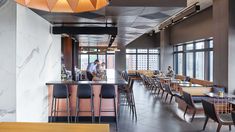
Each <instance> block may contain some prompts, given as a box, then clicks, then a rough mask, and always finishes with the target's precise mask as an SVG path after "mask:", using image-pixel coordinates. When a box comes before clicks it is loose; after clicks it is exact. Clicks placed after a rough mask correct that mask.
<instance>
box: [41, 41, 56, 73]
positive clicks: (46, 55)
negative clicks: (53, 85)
mask: <svg viewBox="0 0 235 132" xmlns="http://www.w3.org/2000/svg"><path fill="white" fill-rule="evenodd" d="M51 41H52V42H51V43H50V45H49V48H48V50H47V52H46V54H45V56H44V59H43V60H44V61H43V65H42V68H41V70H40V72H39V77H41V75H42V72H43V70H44V68H45V65H46V60H48V59H47V57H48V54H49V52H50V51H51V47H52V45H53V40H51Z"/></svg>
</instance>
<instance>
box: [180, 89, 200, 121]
mask: <svg viewBox="0 0 235 132" xmlns="http://www.w3.org/2000/svg"><path fill="white" fill-rule="evenodd" d="M183 100H184V101H185V103H186V104H187V106H186V109H185V111H184V117H185V115H186V113H187V110H188V108H191V109H193V115H192V119H191V122H192V121H193V119H194V117H195V114H196V112H197V110H198V109H202V104H201V103H194V101H193V99H192V95H191V94H189V93H187V92H183Z"/></svg>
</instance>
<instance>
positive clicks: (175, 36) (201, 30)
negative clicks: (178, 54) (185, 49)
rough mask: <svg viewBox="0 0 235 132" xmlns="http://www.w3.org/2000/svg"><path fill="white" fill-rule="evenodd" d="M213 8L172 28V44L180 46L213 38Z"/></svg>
mask: <svg viewBox="0 0 235 132" xmlns="http://www.w3.org/2000/svg"><path fill="white" fill-rule="evenodd" d="M212 19H213V13H212V7H209V8H207V9H205V10H203V11H202V12H200V13H198V14H196V15H194V16H192V17H190V18H188V19H186V20H184V21H182V22H180V23H177V24H176V25H174V26H172V27H171V33H170V40H171V44H178V43H183V42H188V41H192V40H198V39H206V38H210V37H212V36H213V25H212V23H213V21H212Z"/></svg>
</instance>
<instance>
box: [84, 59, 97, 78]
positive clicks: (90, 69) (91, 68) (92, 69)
mask: <svg viewBox="0 0 235 132" xmlns="http://www.w3.org/2000/svg"><path fill="white" fill-rule="evenodd" d="M97 64H99V60H95V61H94V62H92V63H89V64H88V66H87V70H86V74H87V79H88V80H89V81H92V80H93V77H94V76H95V75H96V66H97Z"/></svg>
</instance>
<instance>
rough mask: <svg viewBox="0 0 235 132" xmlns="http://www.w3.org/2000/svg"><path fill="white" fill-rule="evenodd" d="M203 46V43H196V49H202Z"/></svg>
mask: <svg viewBox="0 0 235 132" xmlns="http://www.w3.org/2000/svg"><path fill="white" fill-rule="evenodd" d="M204 46H205V44H204V42H198V43H196V49H204Z"/></svg>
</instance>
